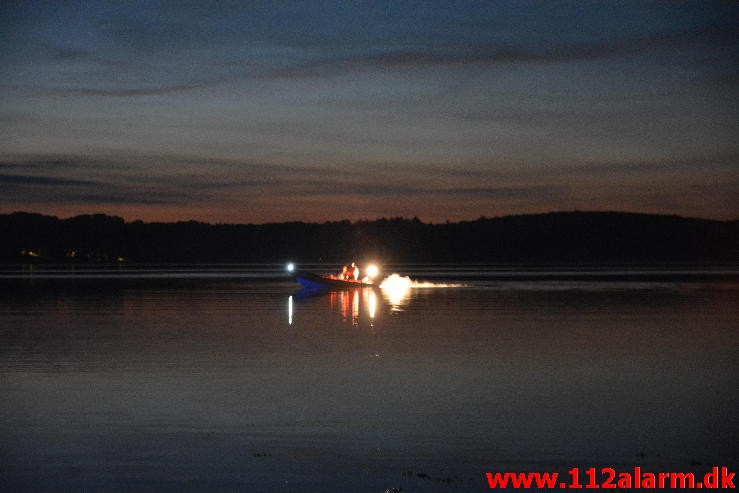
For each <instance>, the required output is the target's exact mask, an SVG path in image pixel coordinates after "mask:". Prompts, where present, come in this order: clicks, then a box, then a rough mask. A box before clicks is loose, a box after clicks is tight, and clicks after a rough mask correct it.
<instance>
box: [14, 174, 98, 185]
mask: <svg viewBox="0 0 739 493" xmlns="http://www.w3.org/2000/svg"><path fill="white" fill-rule="evenodd" d="M0 184H8V185H50V186H69V185H81V186H96V185H97V183H96V182H93V181H87V180H71V179H67V178H59V177H53V176H36V175H2V174H0Z"/></svg>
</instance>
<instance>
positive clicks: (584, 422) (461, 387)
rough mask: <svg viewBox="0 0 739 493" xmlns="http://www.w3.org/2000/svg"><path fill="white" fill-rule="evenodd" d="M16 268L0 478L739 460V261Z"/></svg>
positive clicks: (693, 466)
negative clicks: (312, 288)
mask: <svg viewBox="0 0 739 493" xmlns="http://www.w3.org/2000/svg"><path fill="white" fill-rule="evenodd" d="M398 271H399V272H401V273H403V274H410V275H411V276H412V277H420V278H422V279H427V280H429V283H427V284H425V287H414V288H411V289H409V290H405V291H403V290H398V291H389V290H382V291H378V292H375V291H372V290H363V291H362V290H357V291H343V292H334V293H323V294H317V295H315V294H314V295H306V294H305V293H301V292H298V289H297V288H298V287H297V285H295V284H294V283H292V282H291V281H290V280H287V279H284V278H280V275H279V273H278V268H277V267H276V266H239V267H226V266H215V267H201V268H197V269H193V268H188V267H182V268H176V267H175V268H172V267H169V268H166V269H164V268H158V269H154V268H147V269H138V270H137V269H125V270H117V269H108V268H87V269H84V270H78V271H71V270H69V268H61V267H60V268H48V267H47V268H44V269H41V270H39V269H38V268H35V269H31V270H29V269H11V268H6V269H5V270H3V271H1V272H0V287H1V288H2V291H0V292H1V293H2V299H1V300H2V301H1V302H0V491H83V490H84V491H256V492H260V491H263V492H273V491H327V492H328V491H330V492H334V491H336V492H351V491H357V492H375V491H376V492H380V493H381V492H384V491H385V490H386V489H388V488H393V487H395V488H402V489H403V490H402V491H403V492H414V491H419V492H421V491H422V492H426V491H439V492H466V491H490V490H489V489H488V488H487V482H486V480H485V476H484V473H485V472H488V471H506V470H511V471H531V470H543V471H559V472H561V473H564V472H565V471H567V470H568V469H570V468H572V467H575V466H577V467H581V468H583V469H584V468H587V467H591V466H592V467H603V466H608V467H613V468H615V469H617V470H619V469H623V470H627V469H628V468H633V467H634V466H642V467H643V468H645V469H651V470H653V471H694V472H697V473H700V474H702V473H703V472H705V471H707V470H709V469H710V467H712V466H715V465H717V466H730V467H732V468H733V469H734V470H736V469H737V467H736V466H737V457H739V455H738V454H737V452H739V447H738V446H737V443H738V442H739V417H738V416H739V413H737V408H738V406H737V405H738V404H739V398H737V392H736V389H737V387H738V386H737V380H738V379H737V377H738V376H739V371H738V370H739V336H738V335H739V332H738V331H737V329H738V328H739V303H738V301H739V284H738V283H737V279H739V275H738V274H737V272H736V271H735V270H727V269H723V270H721V269H718V270H716V269H703V270H695V269H650V270H623V269H622V270H613V269H611V270H603V269H592V270H562V269H549V270H545V271H542V270H536V269H502V268H492V267H479V266H477V267H464V268H462V267H455V266H442V267H431V266H407V267H405V268H402V267H401V268H398Z"/></svg>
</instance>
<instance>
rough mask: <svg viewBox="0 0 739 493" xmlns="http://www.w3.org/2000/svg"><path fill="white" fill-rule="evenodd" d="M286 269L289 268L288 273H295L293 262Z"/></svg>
mask: <svg viewBox="0 0 739 493" xmlns="http://www.w3.org/2000/svg"><path fill="white" fill-rule="evenodd" d="M286 268H287V271H288V272H293V271H294V270H295V264H293V263H292V262H290V263H288V264H287V267H286Z"/></svg>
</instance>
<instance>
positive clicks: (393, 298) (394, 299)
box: [380, 274, 411, 310]
mask: <svg viewBox="0 0 739 493" xmlns="http://www.w3.org/2000/svg"><path fill="white" fill-rule="evenodd" d="M380 288H381V289H382V294H383V295H384V296H385V297H386V298H387V300H388V301H389V302H390V304H391V305H392V308H393V310H399V309H400V307H401V306H402V305H403V302H404V301H405V299H406V297H407V296H408V291H409V290H410V288H411V280H410V279H409V278H407V277H400V276H399V275H398V274H393V275H391V276H390V277H387V278H386V279H385V280H384V281H382V284H380Z"/></svg>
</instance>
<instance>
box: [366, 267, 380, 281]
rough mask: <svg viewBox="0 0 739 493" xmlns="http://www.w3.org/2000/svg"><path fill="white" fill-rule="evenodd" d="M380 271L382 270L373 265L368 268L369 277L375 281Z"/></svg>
mask: <svg viewBox="0 0 739 493" xmlns="http://www.w3.org/2000/svg"><path fill="white" fill-rule="evenodd" d="M379 271H380V270H379V269H378V268H377V266H376V265H375V264H371V265H369V266H367V277H369V278H370V279H374V278H375V277H377V273H378V272H379Z"/></svg>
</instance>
